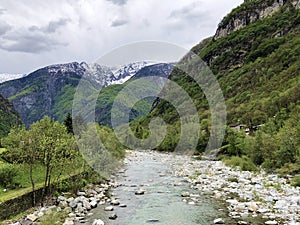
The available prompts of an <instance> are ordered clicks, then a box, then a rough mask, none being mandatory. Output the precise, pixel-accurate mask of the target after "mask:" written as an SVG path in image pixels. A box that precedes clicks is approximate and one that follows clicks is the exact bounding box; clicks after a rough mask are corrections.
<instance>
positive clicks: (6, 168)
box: [0, 164, 17, 187]
mask: <svg viewBox="0 0 300 225" xmlns="http://www.w3.org/2000/svg"><path fill="white" fill-rule="evenodd" d="M16 176H17V169H16V167H15V166H14V165H9V164H8V165H3V166H2V167H0V186H2V187H7V186H9V185H12V184H13V180H14V178H15V177H16Z"/></svg>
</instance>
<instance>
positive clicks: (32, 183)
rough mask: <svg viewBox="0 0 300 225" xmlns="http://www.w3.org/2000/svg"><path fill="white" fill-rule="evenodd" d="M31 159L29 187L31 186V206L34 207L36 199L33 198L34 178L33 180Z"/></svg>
mask: <svg viewBox="0 0 300 225" xmlns="http://www.w3.org/2000/svg"><path fill="white" fill-rule="evenodd" d="M32 173H33V160H31V162H30V171H29V174H30V181H31V187H32V206H33V207H35V204H36V199H35V184H34V180H33V175H32Z"/></svg>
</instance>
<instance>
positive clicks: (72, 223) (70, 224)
mask: <svg viewBox="0 0 300 225" xmlns="http://www.w3.org/2000/svg"><path fill="white" fill-rule="evenodd" d="M63 225H74V221H73V220H70V219H66V221H65V222H64V223H63Z"/></svg>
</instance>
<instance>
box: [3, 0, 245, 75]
mask: <svg viewBox="0 0 300 225" xmlns="http://www.w3.org/2000/svg"><path fill="white" fill-rule="evenodd" d="M242 2H243V0H51V1H42V0H13V1H9V0H0V55H1V57H0V73H22V74H24V73H29V72H32V71H33V70H35V69H37V68H40V67H43V66H46V65H49V64H55V63H65V62H73V61H79V62H81V61H86V62H88V63H91V62H94V61H95V60H96V59H97V58H99V57H101V56H102V55H104V54H106V53H108V52H110V51H111V50H112V49H115V48H116V47H118V46H122V45H126V44H128V43H132V42H139V41H146V40H151V41H152V40H153V41H163V42H169V43H172V44H176V45H178V46H180V47H184V48H186V49H190V48H191V47H192V46H194V45H195V44H197V43H198V42H200V41H201V40H202V39H203V38H205V37H208V36H211V35H213V34H214V32H215V30H216V27H217V25H218V23H219V22H220V21H221V19H222V17H223V16H224V15H226V14H227V13H228V12H230V11H231V9H233V8H234V7H236V6H238V5H239V4H241V3H242Z"/></svg>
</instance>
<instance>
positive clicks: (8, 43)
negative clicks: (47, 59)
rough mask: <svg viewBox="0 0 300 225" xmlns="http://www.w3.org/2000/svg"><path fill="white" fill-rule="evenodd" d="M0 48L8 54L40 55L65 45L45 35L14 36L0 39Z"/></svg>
mask: <svg viewBox="0 0 300 225" xmlns="http://www.w3.org/2000/svg"><path fill="white" fill-rule="evenodd" d="M0 43H1V44H0V48H1V49H3V50H6V51H9V52H26V53H41V52H46V51H51V50H53V49H55V48H57V47H59V46H64V45H66V44H64V43H60V42H58V41H56V40H53V39H51V38H49V37H48V36H45V35H28V34H25V35H22V34H19V35H14V36H10V37H4V38H2V40H1V42H0Z"/></svg>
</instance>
